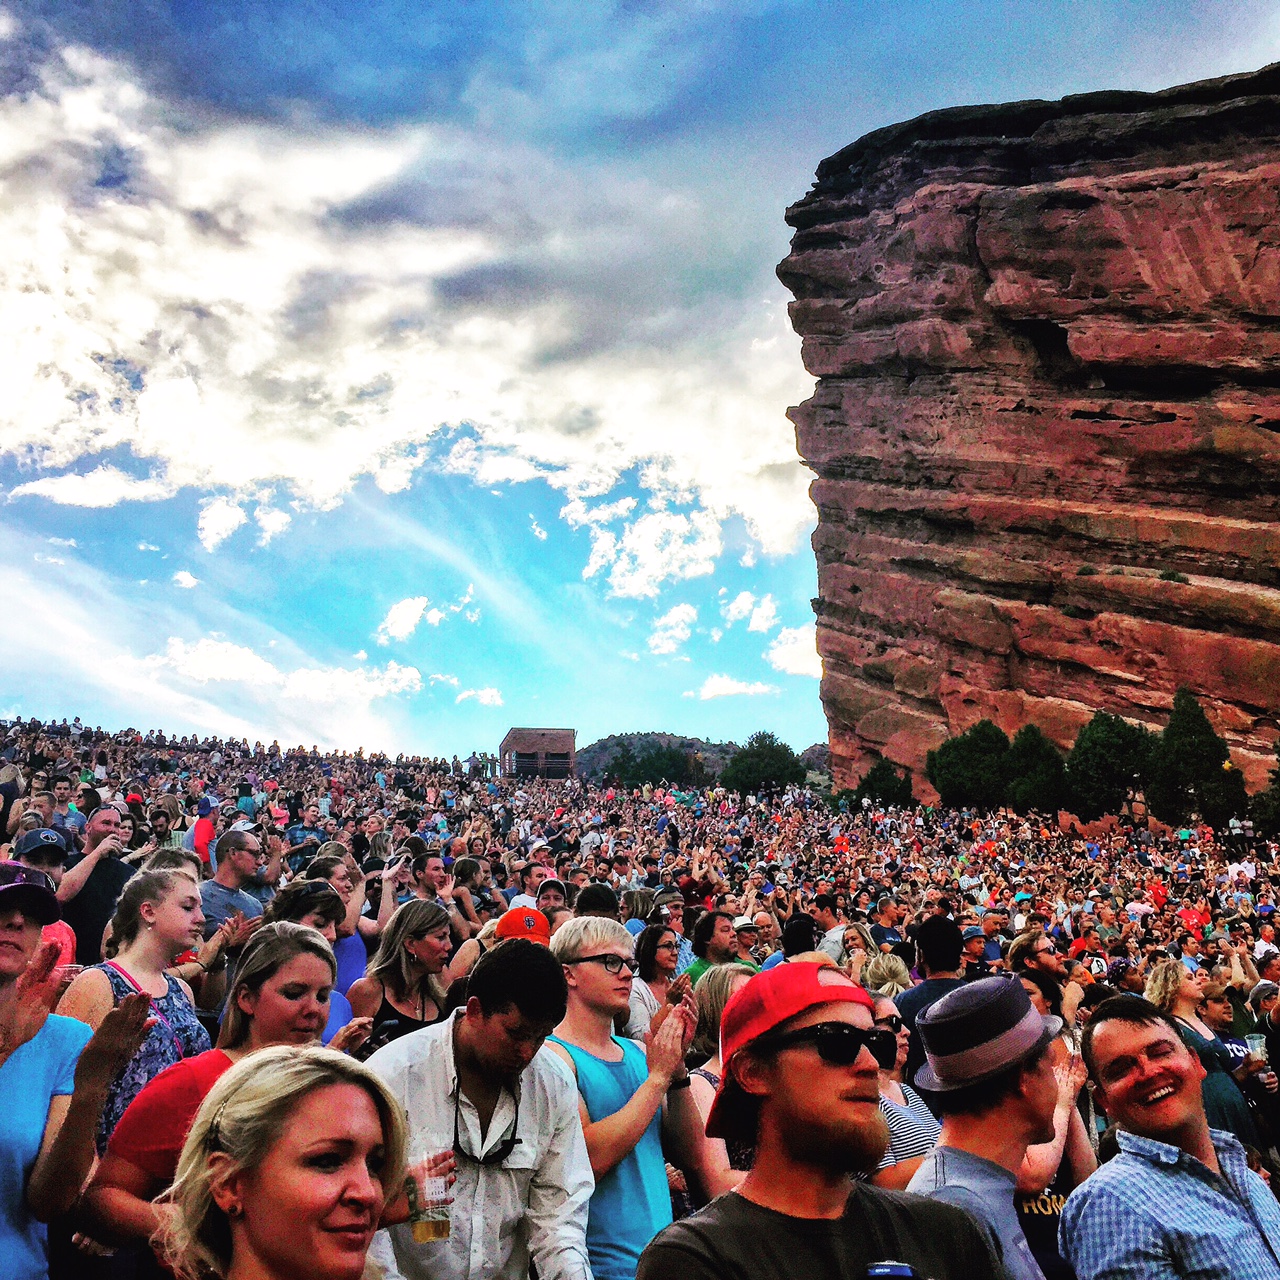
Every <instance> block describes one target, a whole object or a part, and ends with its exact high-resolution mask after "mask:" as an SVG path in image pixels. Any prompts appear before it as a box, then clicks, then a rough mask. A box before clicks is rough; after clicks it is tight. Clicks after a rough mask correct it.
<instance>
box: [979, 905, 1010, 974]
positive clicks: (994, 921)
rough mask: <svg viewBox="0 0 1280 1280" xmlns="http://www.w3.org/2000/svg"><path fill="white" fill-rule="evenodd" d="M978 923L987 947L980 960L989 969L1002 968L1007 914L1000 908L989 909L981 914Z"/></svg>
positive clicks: (1007, 920) (1007, 921)
mask: <svg viewBox="0 0 1280 1280" xmlns="http://www.w3.org/2000/svg"><path fill="white" fill-rule="evenodd" d="M978 923H979V924H980V925H981V926H982V932H983V933H984V934H985V935H986V938H987V947H986V950H985V951H984V952H983V953H982V958H983V959H984V960H985V961H986V962H987V965H988V966H989V967H990V968H991V969H1001V968H1003V967H1004V964H1005V959H1004V943H1005V933H1004V928H1005V925H1006V924H1008V923H1009V913H1008V912H1007V911H1005V910H1004V909H1003V908H1001V907H991V908H990V909H989V910H987V911H984V912H983V914H982V919H981V920H980V921H979V922H978Z"/></svg>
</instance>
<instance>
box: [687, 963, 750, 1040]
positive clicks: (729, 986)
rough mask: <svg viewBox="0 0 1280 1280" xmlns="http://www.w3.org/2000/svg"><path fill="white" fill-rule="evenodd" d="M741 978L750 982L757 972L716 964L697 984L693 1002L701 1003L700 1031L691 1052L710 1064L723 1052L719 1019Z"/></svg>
mask: <svg viewBox="0 0 1280 1280" xmlns="http://www.w3.org/2000/svg"><path fill="white" fill-rule="evenodd" d="M740 974H746V976H747V977H748V978H750V977H753V976H754V975H755V970H754V969H753V968H752V967H751V966H750V965H746V964H715V965H712V966H711V968H710V969H708V970H707V971H706V973H704V974H703V975H702V977H700V978H699V979H698V981H697V982H696V983H695V984H694V988H693V998H694V999H695V1000H696V1001H697V1002H698V1029H697V1030H696V1031H695V1032H694V1033H693V1042H692V1043H691V1044H690V1045H689V1052H690V1053H694V1054H697V1055H699V1056H700V1057H703V1058H706V1059H707V1060H708V1061H710V1060H711V1059H712V1058H714V1057H715V1056H716V1055H717V1054H718V1053H719V1052H720V1019H721V1018H722V1017H724V1007H725V1005H727V1004H728V1003H729V997H730V995H731V994H732V993H733V984H734V982H735V981H736V980H737V978H738V976H739V975H740Z"/></svg>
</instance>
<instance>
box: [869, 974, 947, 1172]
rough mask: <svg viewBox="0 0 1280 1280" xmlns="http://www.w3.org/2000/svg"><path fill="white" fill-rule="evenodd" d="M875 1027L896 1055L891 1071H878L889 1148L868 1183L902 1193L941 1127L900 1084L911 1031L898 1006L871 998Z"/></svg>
mask: <svg viewBox="0 0 1280 1280" xmlns="http://www.w3.org/2000/svg"><path fill="white" fill-rule="evenodd" d="M874 999H875V1021H876V1026H877V1027H879V1028H880V1029H881V1030H882V1031H892V1032H893V1034H894V1035H895V1036H896V1037H897V1039H898V1054H897V1057H896V1058H895V1059H894V1062H893V1067H892V1069H891V1070H889V1071H886V1070H885V1069H884V1068H883V1067H882V1068H881V1069H880V1114H881V1115H883V1116H884V1118H885V1123H886V1124H887V1125H888V1126H889V1145H888V1147H887V1148H886V1149H885V1153H884V1158H883V1159H882V1160H881V1161H880V1163H879V1164H878V1165H877V1166H876V1171H875V1173H874V1174H872V1176H871V1181H872V1182H874V1183H875V1184H876V1186H878V1187H890V1188H892V1189H893V1190H895V1191H901V1190H903V1189H904V1188H905V1187H906V1185H907V1183H908V1182H910V1181H911V1178H912V1175H913V1174H914V1173H915V1171H916V1170H917V1169H918V1168H919V1167H920V1161H921V1160H922V1159H923V1158H924V1156H925V1153H926V1152H928V1151H930V1150H931V1149H932V1148H933V1147H934V1145H935V1144H936V1143H937V1141H938V1135H939V1134H940V1133H941V1132H942V1126H941V1125H940V1124H939V1123H938V1121H937V1120H936V1119H935V1118H934V1115H933V1112H931V1111H930V1110H929V1108H928V1107H927V1106H925V1104H924V1099H923V1098H921V1096H920V1095H919V1094H918V1093H917V1092H916V1091H915V1090H914V1089H913V1088H912V1087H911V1086H910V1085H909V1084H904V1083H903V1081H902V1069H903V1067H905V1066H906V1064H907V1049H908V1048H909V1046H910V1044H911V1028H910V1027H908V1026H907V1025H906V1023H904V1022H903V1020H902V1016H901V1014H899V1013H898V1006H897V1005H896V1004H894V1003H893V1001H892V1000H891V999H889V997H888V996H879V995H878V996H875V997H874Z"/></svg>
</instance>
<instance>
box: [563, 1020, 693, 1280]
mask: <svg viewBox="0 0 1280 1280" xmlns="http://www.w3.org/2000/svg"><path fill="white" fill-rule="evenodd" d="M550 1039H551V1040H552V1041H554V1042H555V1043H556V1044H558V1045H560V1046H561V1047H562V1048H563V1049H564V1050H565V1052H566V1053H568V1055H569V1056H570V1057H571V1058H572V1059H573V1065H574V1066H575V1067H576V1068H577V1071H578V1092H579V1093H580V1094H582V1100H583V1102H585V1103H586V1105H587V1114H588V1115H589V1116H590V1117H591V1121H592V1123H593V1124H594V1123H595V1122H596V1121H599V1120H603V1119H604V1118H605V1117H606V1116H611V1115H613V1113H614V1112H615V1111H621V1110H622V1108H623V1107H625V1106H626V1105H627V1103H628V1102H630V1101H631V1098H632V1097H633V1095H634V1094H635V1092H636V1090H637V1089H639V1088H640V1086H641V1085H642V1084H643V1083H644V1082H645V1080H647V1079H648V1077H649V1064H648V1062H647V1060H646V1059H645V1055H644V1050H643V1049H641V1048H640V1046H639V1045H638V1044H636V1042H635V1041H634V1040H622V1039H619V1038H618V1037H617V1036H614V1037H613V1043H614V1044H616V1045H618V1046H620V1048H621V1049H622V1061H621V1062H605V1061H604V1059H602V1058H597V1057H596V1056H595V1054H593V1053H588V1052H587V1051H586V1050H585V1049H579V1048H578V1046H577V1045H573V1044H565V1042H564V1041H563V1040H561V1039H559V1038H558V1037H556V1036H551V1037H550ZM670 1223H671V1191H670V1189H669V1188H668V1186H667V1162H666V1160H665V1159H664V1157H663V1155H662V1108H661V1107H659V1108H658V1110H657V1111H655V1112H654V1115H653V1119H652V1120H651V1121H649V1127H648V1128H647V1129H646V1130H645V1131H644V1134H643V1136H642V1137H641V1138H640V1141H639V1142H638V1143H636V1146H635V1149H634V1150H633V1151H632V1152H631V1153H630V1155H628V1156H626V1157H625V1158H624V1159H623V1160H622V1161H620V1162H619V1163H618V1164H617V1165H615V1166H614V1167H613V1168H612V1169H610V1170H609V1172H608V1173H606V1174H604V1175H603V1177H600V1178H597V1179H596V1189H595V1191H594V1193H593V1194H592V1196H591V1201H590V1203H589V1205H588V1206H587V1255H588V1257H589V1258H590V1261H591V1274H592V1275H593V1276H594V1277H595V1280H635V1274H636V1267H637V1266H638V1265H639V1262H640V1254H641V1253H642V1252H643V1251H644V1247H645V1245H647V1244H648V1243H649V1241H650V1240H652V1239H653V1237H654V1236H656V1235H657V1234H658V1232H659V1231H661V1230H662V1229H663V1227H666V1226H669V1225H670Z"/></svg>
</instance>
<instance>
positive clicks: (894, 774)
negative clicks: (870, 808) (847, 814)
mask: <svg viewBox="0 0 1280 1280" xmlns="http://www.w3.org/2000/svg"><path fill="white" fill-rule="evenodd" d="M864 797H865V798H866V799H868V800H870V801H872V802H873V803H878V804H896V805H898V806H899V807H900V808H901V807H905V806H907V805H912V804H915V802H916V801H915V796H914V795H913V794H912V791H911V774H910V773H908V772H903V773H899V772H898V771H897V769H895V768H894V767H893V765H891V764H890V763H889V761H888V760H885V759H883V758H881V759H879V760H877V761H876V762H875V764H873V765H872V766H871V768H870V769H869V770H868V771H867V776H866V777H865V778H863V779H862V781H861V782H859V783H858V785H857V787H856V788H855V789H854V791H853V793H852V800H851V803H852V804H854V805H856V806H857V807H858V808H861V807H862V801H863V798H864Z"/></svg>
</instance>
